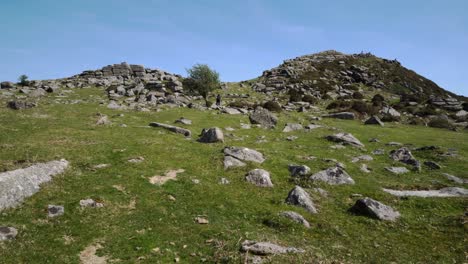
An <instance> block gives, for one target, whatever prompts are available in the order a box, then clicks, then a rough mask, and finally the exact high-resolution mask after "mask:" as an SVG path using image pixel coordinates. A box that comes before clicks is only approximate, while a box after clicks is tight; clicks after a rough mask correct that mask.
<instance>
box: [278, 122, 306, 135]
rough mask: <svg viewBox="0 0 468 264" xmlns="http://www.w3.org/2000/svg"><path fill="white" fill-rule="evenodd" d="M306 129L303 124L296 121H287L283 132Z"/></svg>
mask: <svg viewBox="0 0 468 264" xmlns="http://www.w3.org/2000/svg"><path fill="white" fill-rule="evenodd" d="M302 129H304V128H303V127H302V125H301V124H295V123H287V124H286V125H285V126H284V129H283V132H285V133H287V132H291V131H297V130H302Z"/></svg>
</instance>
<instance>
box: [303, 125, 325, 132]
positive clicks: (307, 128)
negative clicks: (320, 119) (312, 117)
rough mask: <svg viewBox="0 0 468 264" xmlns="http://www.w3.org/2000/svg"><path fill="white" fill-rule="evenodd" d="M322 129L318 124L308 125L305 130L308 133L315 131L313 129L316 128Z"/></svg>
mask: <svg viewBox="0 0 468 264" xmlns="http://www.w3.org/2000/svg"><path fill="white" fill-rule="evenodd" d="M320 127H322V126H321V125H316V124H308V125H307V126H305V129H306V130H307V131H310V130H313V129H316V128H320Z"/></svg>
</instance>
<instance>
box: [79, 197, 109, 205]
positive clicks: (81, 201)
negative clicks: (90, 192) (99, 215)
mask: <svg viewBox="0 0 468 264" xmlns="http://www.w3.org/2000/svg"><path fill="white" fill-rule="evenodd" d="M80 206H81V207H104V204H102V203H98V202H96V201H94V200H93V199H85V200H80Z"/></svg>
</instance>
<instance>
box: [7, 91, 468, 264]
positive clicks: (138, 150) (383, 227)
mask: <svg viewBox="0 0 468 264" xmlns="http://www.w3.org/2000/svg"><path fill="white" fill-rule="evenodd" d="M72 91H73V92H72V93H70V95H69V96H68V97H67V98H65V99H63V98H61V100H67V101H73V100H81V102H79V103H76V104H60V103H56V102H55V100H56V99H58V98H54V97H53V96H49V97H45V98H43V99H41V101H40V102H39V106H38V107H37V108H33V109H28V110H21V111H14V110H10V109H7V108H5V107H2V108H0V122H1V126H0V149H1V151H0V171H6V170H12V169H16V168H21V167H26V166H28V165H29V164H32V163H35V162H41V161H49V160H54V159H60V158H65V159H67V160H68V161H70V162H71V168H69V169H68V170H67V172H66V173H65V174H63V175H60V176H57V177H56V178H55V179H54V180H53V181H52V182H50V183H48V184H46V185H44V186H43V188H42V190H41V191H40V192H39V193H37V194H36V195H34V196H33V197H31V198H29V199H27V200H26V201H25V203H24V204H23V205H22V206H20V207H18V208H15V209H8V210H5V211H3V212H2V213H1V214H0V225H7V226H14V227H16V228H17V229H18V230H19V235H18V236H17V238H16V239H15V240H12V241H8V242H5V243H0V252H1V254H0V255H1V257H0V263H79V254H80V252H82V251H83V250H84V249H85V248H86V247H88V246H89V245H93V244H100V245H101V246H102V248H101V249H99V250H98V251H97V255H99V256H106V257H107V258H108V260H109V262H112V263H171V262H174V261H175V260H176V258H177V259H179V260H180V262H181V263H198V262H202V261H206V262H209V263H212V262H220V263H242V262H243V260H244V257H243V256H242V255H241V254H240V253H239V246H240V242H241V241H243V240H244V239H253V240H258V241H271V242H275V243H278V244H281V245H288V246H296V247H300V248H303V249H305V250H306V253H304V254H298V255H285V256H275V257H270V258H268V260H269V261H271V262H272V263H317V262H321V263H332V262H345V263H389V262H395V263H463V262H464V261H466V252H467V247H466V233H467V227H468V225H467V223H466V220H467V219H466V216H465V218H464V214H466V213H465V211H466V206H467V200H466V198H395V197H393V196H391V195H389V194H387V193H384V192H383V191H382V190H381V188H382V187H391V188H398V189H431V188H441V187H445V186H459V187H463V186H461V185H457V184H454V183H451V182H449V181H448V180H447V179H446V178H444V177H443V176H442V172H446V173H450V174H453V175H457V176H459V177H465V178H466V177H467V174H466V173H467V170H468V165H467V164H468V133H466V132H453V131H447V130H443V129H434V128H427V127H422V126H406V125H399V124H391V123H387V124H386V126H385V127H376V126H364V125H362V123H361V122H360V121H342V120H333V119H327V120H322V121H319V122H318V123H319V124H321V125H324V126H325V127H323V128H318V129H316V130H313V131H311V132H304V131H300V132H291V133H282V132H281V130H282V128H283V125H284V124H285V123H286V122H302V123H303V124H304V125H306V124H308V123H309V121H308V115H310V114H307V113H282V114H280V115H279V117H280V122H279V124H278V126H277V128H276V129H274V130H265V129H261V128H255V127H253V128H252V129H241V128H240V123H249V121H248V117H247V116H243V115H241V116H239V115H226V114H219V113H217V112H216V111H200V110H195V109H188V108H174V109H165V110H162V111H159V112H135V111H119V110H111V109H107V108H106V107H105V104H100V102H101V101H105V96H104V92H103V91H102V90H99V89H91V88H89V89H76V90H72ZM0 103H1V105H5V104H6V101H5V100H0ZM98 112H99V113H102V114H106V115H108V116H109V118H110V120H111V121H112V125H107V126H97V125H95V122H96V120H97V118H98V117H97V116H96V113H98ZM120 114H123V115H120ZM180 117H185V118H188V119H191V120H192V121H193V125H190V126H184V127H186V128H189V129H190V130H191V131H192V133H193V135H194V136H193V138H192V139H185V138H184V137H183V136H181V135H177V134H173V133H171V132H167V131H165V130H161V129H158V128H149V127H147V125H148V124H149V123H150V122H153V121H157V122H165V123H169V124H172V123H173V122H174V121H175V120H176V119H178V118H180ZM120 124H126V125H127V127H122V126H120ZM214 126H217V127H220V128H222V129H224V128H226V127H232V128H234V129H235V130H234V131H232V132H229V131H224V132H225V143H224V144H222V143H216V144H202V143H199V142H197V141H196V138H197V135H198V133H199V132H200V131H201V130H202V128H208V127H214ZM338 131H345V132H349V133H352V134H353V135H354V136H356V137H357V138H358V139H360V140H361V141H362V142H363V143H364V144H365V145H366V150H359V149H355V148H352V147H346V148H345V149H339V150H337V149H332V148H330V146H332V145H334V143H331V142H328V141H326V140H325V139H324V136H326V135H329V134H332V133H337V132H338ZM290 135H295V136H297V137H298V139H297V140H295V141H287V140H286V137H287V136H290ZM261 136H264V137H265V138H264V139H266V141H267V142H263V143H262V142H258V141H257V140H258V139H259V137H261ZM370 138H378V139H379V140H380V142H379V143H370V142H368V140H369V139H370ZM390 141H398V142H401V143H404V144H409V145H411V146H415V147H421V146H426V145H437V146H441V149H440V150H439V151H440V152H446V151H448V150H449V149H451V148H454V149H456V152H457V153H458V155H457V156H456V157H442V156H439V155H437V152H433V151H432V152H431V151H425V152H414V154H415V156H416V157H417V158H418V159H420V160H421V161H425V160H434V161H437V162H439V163H440V164H442V165H443V168H442V170H440V171H429V170H427V169H425V168H423V170H422V172H420V173H416V172H410V173H408V174H404V175H401V176H396V175H393V174H391V173H389V172H387V171H385V170H384V167H386V166H389V165H392V164H395V165H401V164H398V163H395V162H393V161H391V160H390V159H389V158H388V155H382V156H377V155H375V156H373V157H374V160H373V161H370V162H367V163H366V164H368V166H369V167H370V168H372V169H373V171H372V172H371V173H368V174H366V173H363V172H361V171H360V169H359V166H360V163H351V158H352V157H355V156H358V155H363V154H370V152H371V151H372V150H375V149H378V148H383V149H385V150H386V152H387V153H388V152H389V151H390V150H392V149H395V147H390V146H386V145H385V143H387V142H390ZM224 146H244V147H249V148H253V149H256V150H258V151H260V152H262V153H263V154H264V155H265V156H266V159H267V160H266V162H265V163H263V164H261V165H255V164H249V165H248V166H247V167H243V168H238V169H232V170H227V171H225V170H224V169H223V162H222V161H223V154H222V149H223V147H224ZM308 156H315V157H316V159H315V160H309V159H305V158H304V157H308ZM136 157H143V158H144V161H143V162H141V163H135V164H134V163H129V162H128V160H129V159H131V158H136ZM327 158H333V159H336V160H338V161H340V162H342V163H344V164H345V165H346V171H347V172H348V173H349V174H350V175H351V176H352V177H353V179H354V180H355V181H356V184H355V185H351V186H329V185H326V184H319V183H311V182H305V181H304V182H301V184H302V185H303V186H304V187H308V188H307V189H306V190H308V191H309V192H310V194H311V195H312V198H313V200H314V202H315V203H316V205H317V207H318V210H319V213H318V214H316V215H311V214H308V213H307V212H306V211H305V210H303V209H302V208H299V207H294V206H290V205H286V204H285V203H284V199H285V198H286V196H287V194H288V191H289V190H290V189H292V188H293V187H294V185H295V184H296V183H297V182H293V181H292V180H291V178H290V176H289V173H288V169H287V165H288V164H291V163H294V164H305V165H308V166H309V167H310V168H311V169H312V172H317V171H319V170H321V169H324V168H327V167H329V166H331V164H330V163H327V162H326V161H324V160H322V159H327ZM98 164H110V166H109V167H107V168H102V169H94V168H93V166H95V165H98ZM253 168H263V169H266V170H268V171H269V172H270V173H271V177H272V181H273V184H274V187H273V188H271V189H268V188H258V187H255V186H253V185H251V184H249V183H247V182H245V181H244V176H245V174H246V173H247V172H248V171H249V170H250V169H253ZM172 169H184V170H185V172H184V173H181V174H179V175H178V177H177V180H176V181H169V182H167V183H166V184H165V185H163V186H154V185H152V184H150V183H149V180H148V178H149V177H152V176H154V175H163V174H164V173H165V172H166V171H168V170H172ZM222 177H225V178H227V179H229V180H230V181H231V183H230V184H228V185H221V184H219V181H220V179H221V178H222ZM194 179H198V180H199V181H200V182H199V183H198V184H195V183H194V182H193V181H192V180H194ZM314 187H320V188H322V189H324V190H326V191H327V192H328V196H327V197H324V196H321V195H319V194H318V193H316V192H313V190H312V188H314ZM355 194H361V195H363V196H369V197H372V198H374V199H376V200H379V201H381V202H383V203H384V204H387V205H389V206H392V207H393V208H395V209H396V210H398V211H399V212H400V213H401V215H402V217H401V218H400V219H399V220H398V221H396V222H394V223H392V222H383V221H378V220H374V219H370V218H367V217H364V216H356V215H353V214H351V213H349V212H348V209H349V208H350V207H351V206H352V205H353V204H354V202H355V201H356V200H357V199H358V198H357V196H356V195H355ZM86 198H93V199H95V200H97V201H99V202H102V203H103V204H104V207H103V208H88V209H81V208H80V206H79V201H80V200H81V199H86ZM173 198H175V199H173ZM48 204H58V205H64V206H65V214H64V215H63V216H60V217H57V218H53V219H49V218H48V217H47V212H46V210H47V205H48ZM284 210H293V211H296V212H299V213H301V214H302V215H303V216H304V217H305V218H306V219H307V220H308V221H309V222H310V223H311V228H310V229H305V228H303V227H302V226H300V225H298V224H296V223H294V222H291V221H289V220H285V219H283V218H280V217H279V216H278V213H279V212H281V211H284ZM197 216H203V217H204V218H206V219H208V220H209V224H207V225H200V224H197V223H195V221H194V218H195V217H197Z"/></svg>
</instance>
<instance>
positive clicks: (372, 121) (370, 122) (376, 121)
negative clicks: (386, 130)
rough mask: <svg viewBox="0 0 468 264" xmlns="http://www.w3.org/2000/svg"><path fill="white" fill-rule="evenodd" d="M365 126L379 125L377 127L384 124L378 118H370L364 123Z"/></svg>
mask: <svg viewBox="0 0 468 264" xmlns="http://www.w3.org/2000/svg"><path fill="white" fill-rule="evenodd" d="M364 124H365V125H379V126H384V123H383V122H382V120H380V118H379V117H378V116H371V117H370V118H369V119H367V120H366V122H364Z"/></svg>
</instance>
